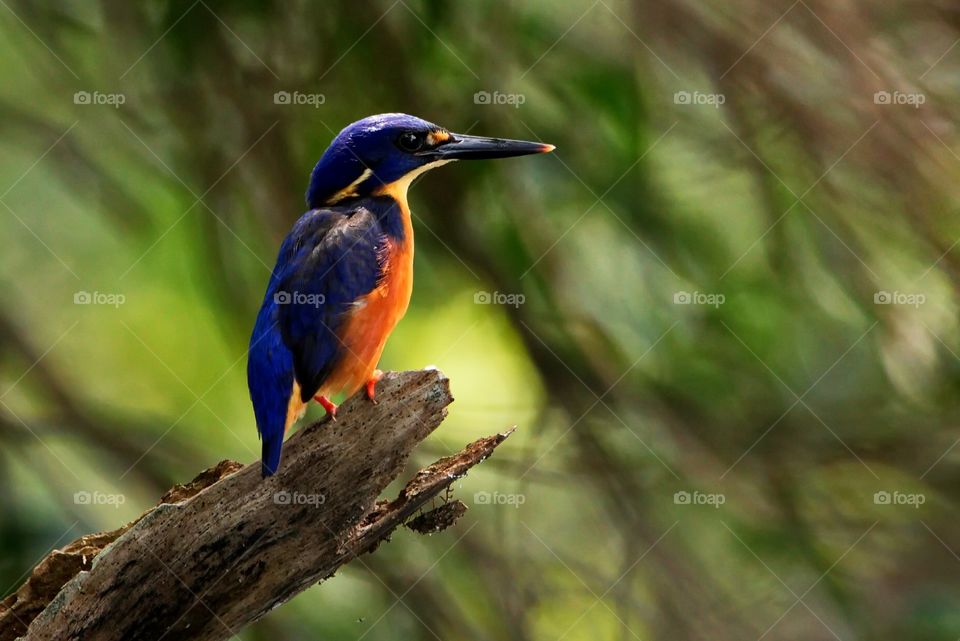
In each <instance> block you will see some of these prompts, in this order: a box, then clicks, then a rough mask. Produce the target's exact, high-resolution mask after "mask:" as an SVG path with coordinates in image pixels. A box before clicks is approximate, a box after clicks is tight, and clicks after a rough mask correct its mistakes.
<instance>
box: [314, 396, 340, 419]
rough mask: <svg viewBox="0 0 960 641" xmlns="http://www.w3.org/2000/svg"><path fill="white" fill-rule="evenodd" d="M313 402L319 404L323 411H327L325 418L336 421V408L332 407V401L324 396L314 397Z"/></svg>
mask: <svg viewBox="0 0 960 641" xmlns="http://www.w3.org/2000/svg"><path fill="white" fill-rule="evenodd" d="M313 400H315V401H316V402H318V403H320V405H321V406H322V407H323V409H325V410H327V416H329V417H330V420H332V421H336V420H337V406H336V405H334V403H333V401H331V400H330V399H329V398H327V397H326V396H314V397H313Z"/></svg>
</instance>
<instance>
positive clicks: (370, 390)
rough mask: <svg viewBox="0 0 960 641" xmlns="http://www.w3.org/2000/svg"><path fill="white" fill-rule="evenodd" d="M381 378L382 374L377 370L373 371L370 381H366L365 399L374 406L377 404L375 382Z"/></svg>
mask: <svg viewBox="0 0 960 641" xmlns="http://www.w3.org/2000/svg"><path fill="white" fill-rule="evenodd" d="M381 378H383V372H381V371H380V370H378V369H375V370H373V374H372V375H371V376H370V380H369V381H367V398H369V399H370V401H371V402H373V404H374V405H376V403H377V398H376V396H377V382H378V381H379V380H380V379H381Z"/></svg>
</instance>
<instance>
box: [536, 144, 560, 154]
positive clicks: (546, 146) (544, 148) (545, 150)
mask: <svg viewBox="0 0 960 641" xmlns="http://www.w3.org/2000/svg"><path fill="white" fill-rule="evenodd" d="M556 148H557V146H556V145H551V144H548V143H544V144H543V146H542V147H541V148H540V153H541V154H549V153H550V152H551V151H553V150H554V149H556Z"/></svg>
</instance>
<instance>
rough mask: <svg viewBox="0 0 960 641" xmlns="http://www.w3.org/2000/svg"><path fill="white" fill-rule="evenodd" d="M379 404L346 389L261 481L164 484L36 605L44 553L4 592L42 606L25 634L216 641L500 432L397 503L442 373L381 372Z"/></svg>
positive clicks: (438, 406)
mask: <svg viewBox="0 0 960 641" xmlns="http://www.w3.org/2000/svg"><path fill="white" fill-rule="evenodd" d="M377 399H378V401H379V402H378V403H377V404H373V403H371V402H370V401H368V400H367V399H366V398H364V397H362V394H359V395H357V396H354V397H353V398H351V399H350V400H348V401H347V402H346V403H344V405H343V406H341V409H340V412H339V413H338V415H337V418H338V420H337V421H335V422H331V421H323V422H320V423H314V424H312V425H310V426H308V427H306V428H304V429H302V430H300V431H299V432H298V433H296V434H294V435H293V436H292V437H291V438H290V439H289V440H288V441H287V443H286V445H285V447H284V459H283V462H282V465H281V468H280V471H279V473H278V474H277V475H276V476H274V477H272V478H269V479H266V480H262V479H261V478H260V463H259V461H258V462H256V463H253V464H251V465H247V466H246V467H242V469H239V470H238V471H234V470H235V469H236V468H237V467H239V464H231V462H224V463H221V464H220V465H219V466H217V467H216V468H211V470H208V471H206V472H204V473H203V474H201V475H200V476H198V477H197V479H195V480H194V482H193V483H191V484H188V485H184V486H177V487H176V488H174V489H173V490H171V491H170V492H168V493H167V494H166V495H165V496H164V501H165V502H163V503H161V504H160V505H158V506H157V507H155V508H153V509H152V510H150V511H148V512H147V513H145V514H144V515H143V516H142V517H140V518H139V519H138V520H136V521H134V522H133V523H132V524H130V525H128V526H125V527H124V528H120V529H119V530H116V531H114V532H112V533H107V534H102V535H94V537H93V540H92V542H90V541H88V543H87V546H86V547H85V548H84V549H85V550H86V556H84V558H82V559H81V562H77V561H76V559H75V556H74V555H75V554H76V552H77V551H78V549H79V548H76V549H72V551H71V552H69V554H68V556H71V558H73V559H74V560H73V561H72V565H70V564H67V565H69V567H67V566H64V567H63V568H61V569H60V570H59V573H58V574H57V575H56V576H55V577H54V576H48V577H46V578H47V579H48V580H47V582H46V589H47V592H50V580H52V581H53V585H54V587H56V582H57V581H65V583H64V584H63V587H62V588H61V589H59V592H58V593H57V594H56V596H55V597H54V598H53V600H52V601H50V602H49V604H46V605H45V607H44V606H42V602H41V603H39V604H38V603H37V602H36V597H37V596H38V595H43V590H41V589H39V588H40V586H43V585H44V579H45V577H44V575H43V574H42V573H41V574H40V575H38V574H37V571H38V570H40V569H41V568H42V567H43V566H44V564H45V563H48V564H49V563H54V564H55V563H56V561H50V559H53V558H54V557H56V556H57V555H58V553H59V554H60V555H61V556H62V555H63V552H62V551H58V552H55V553H52V554H51V555H50V556H48V557H47V559H45V560H44V561H43V562H41V564H40V565H38V567H37V569H36V570H35V571H34V575H33V576H32V577H31V579H30V582H28V584H26V585H25V586H24V588H21V590H20V591H18V592H17V594H16V595H14V596H15V597H18V598H19V597H20V596H22V597H24V598H25V599H29V598H31V597H33V598H34V600H35V601H34V602H33V603H32V604H30V605H32V609H33V612H32V613H29V614H28V612H27V611H28V608H21V610H20V611H21V613H23V615H24V616H33V615H34V614H36V610H37V609H38V606H39V607H43V610H42V612H40V613H39V614H38V615H36V618H35V619H33V622H32V623H30V625H29V629H28V630H27V632H26V635H25V636H24V637H23V638H24V639H26V640H27V641H34V640H37V641H39V640H54V639H56V640H57V641H61V640H64V641H65V640H80V639H83V640H84V641H114V640H117V641H119V640H124V641H126V640H130V639H144V640H150V639H178V640H179V639H198V640H201V641H212V640H216V639H227V638H229V637H231V636H233V635H234V634H236V633H237V632H238V631H239V630H240V629H241V628H243V627H244V626H245V625H247V624H249V623H251V622H252V621H255V620H257V619H259V618H260V617H262V616H263V615H264V614H266V613H267V612H268V611H270V610H271V609H272V608H275V607H277V606H278V605H280V604H282V603H284V602H286V601H287V600H289V599H290V598H292V597H293V596H295V595H296V594H298V593H299V592H301V591H303V590H305V589H306V588H308V587H309V586H311V585H312V584H314V583H316V582H318V581H322V580H323V579H326V578H329V577H331V576H333V574H334V573H335V572H336V571H337V569H338V568H339V567H341V566H342V565H343V564H345V563H348V562H349V561H350V560H352V559H353V558H355V557H356V556H357V555H358V554H361V553H364V552H368V551H372V550H374V549H376V547H377V546H378V545H379V544H380V543H381V542H382V541H384V540H386V539H387V537H388V536H389V535H390V534H391V533H392V532H393V531H394V530H395V529H396V528H397V527H398V526H399V525H401V524H402V523H404V522H406V521H408V520H410V519H411V517H413V516H414V515H416V513H417V512H418V511H420V510H421V508H422V507H423V506H424V504H426V503H428V502H430V501H431V500H432V499H434V498H435V497H437V496H438V495H439V494H440V493H442V492H444V491H445V490H446V489H447V488H449V486H450V485H451V484H452V483H453V481H454V480H455V479H457V478H459V477H461V476H463V475H464V474H465V473H466V472H467V471H468V470H469V469H470V468H471V467H473V466H474V465H476V464H477V463H479V462H481V461H482V460H483V459H485V458H486V457H488V456H489V455H490V454H491V453H492V452H493V450H494V448H496V446H497V445H499V444H500V443H501V442H502V441H503V439H505V438H506V437H507V436H508V435H509V433H505V434H498V435H494V436H491V437H487V438H484V439H480V440H478V441H476V442H474V443H472V444H470V445H468V446H467V447H466V448H465V449H464V450H463V451H461V452H460V453H458V454H456V455H454V456H451V457H447V458H444V459H441V460H439V461H437V462H436V463H434V464H433V465H431V466H429V467H427V468H425V469H424V470H421V471H420V472H418V473H417V475H416V476H415V477H414V478H413V479H412V480H411V481H410V482H409V483H408V484H407V486H406V487H405V488H404V489H403V491H402V492H401V493H400V495H399V496H398V497H397V498H396V499H394V500H392V501H380V502H378V501H377V497H378V496H379V494H380V492H382V491H383V489H384V488H385V487H386V486H387V485H388V484H389V483H390V482H391V481H393V480H394V479H395V478H396V477H397V476H398V475H399V474H400V472H401V471H402V470H403V466H404V464H405V463H406V461H407V459H408V458H409V456H410V453H411V452H412V451H413V449H414V448H415V447H416V445H417V444H418V443H420V442H421V441H422V440H423V439H424V438H426V436H427V435H428V434H430V432H432V431H433V430H434V429H435V428H436V427H437V426H438V425H439V424H440V423H441V421H442V420H443V418H444V417H445V415H446V406H447V405H448V404H449V403H450V402H451V401H452V400H453V398H452V397H451V396H450V391H449V383H448V381H447V379H446V378H445V377H444V376H443V375H442V374H441V373H440V372H438V371H435V370H427V371H418V372H403V373H390V374H387V375H386V376H385V377H384V378H383V380H381V381H380V383H379V384H378V385H377ZM464 509H465V506H463V505H462V504H460V503H459V502H456V503H450V504H444V505H443V506H441V507H440V508H438V512H437V513H436V514H434V515H432V516H431V515H430V514H427V515H425V516H423V517H422V518H420V519H419V524H420V527H419V528H418V527H417V526H416V525H415V526H414V529H420V530H421V531H436V530H438V529H442V528H443V527H446V526H447V525H449V524H451V523H452V522H453V521H454V520H456V518H457V517H458V516H459V515H460V514H462V513H463V510H464ZM98 537H99V538H98ZM85 538H89V537H85ZM76 543H77V542H75V543H74V544H71V546H75V545H76ZM71 546H68V548H70V547H71ZM104 546H105V547H104ZM81 547H82V546H81ZM65 550H67V548H65ZM91 554H92V555H94V556H93V560H92V562H91V561H90V559H89V558H88V557H89V556H90V555H91ZM64 568H66V569H64ZM64 574H66V576H67V577H69V578H65V577H64V576H63V575H64ZM31 582H33V586H32V587H31ZM21 593H22V594H21ZM41 598H42V596H41ZM46 598H48V599H49V594H48V595H47V596H46ZM8 602H10V603H8ZM25 603H26V601H24V602H21V605H24V604H25ZM4 606H7V607H6V610H5V609H4V608H3V607H0V638H3V635H4V631H7V632H9V631H10V630H14V629H17V628H18V627H19V628H20V632H22V626H23V624H24V622H23V620H22V616H19V615H18V614H17V598H14V599H12V601H11V599H8V600H7V601H6V602H4ZM4 619H6V621H5V620H4Z"/></svg>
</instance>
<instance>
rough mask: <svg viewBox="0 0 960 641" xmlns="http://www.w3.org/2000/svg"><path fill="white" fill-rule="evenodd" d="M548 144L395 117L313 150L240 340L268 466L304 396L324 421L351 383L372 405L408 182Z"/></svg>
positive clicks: (409, 263) (404, 294)
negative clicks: (244, 340) (302, 196)
mask: <svg viewBox="0 0 960 641" xmlns="http://www.w3.org/2000/svg"><path fill="white" fill-rule="evenodd" d="M553 149H554V147H553V145H548V144H544V143H539V142H528V141H522V140H508V139H503V138H483V137H479V136H469V135H466V134H455V133H451V132H449V131H447V130H446V129H444V128H443V127H440V126H438V125H435V124H433V123H430V122H427V121H426V120H422V119H420V118H416V117H414V116H409V115H407V114H399V113H390V114H380V115H377V116H369V117H367V118H364V119H362V120H358V121H357V122H355V123H353V124H351V125H349V126H347V127H346V128H345V129H343V131H341V132H340V133H339V134H338V135H337V136H336V137H335V138H334V139H333V142H332V143H330V146H329V147H328V148H327V150H326V151H325V152H324V153H323V155H322V156H321V157H320V160H319V161H318V162H317V164H316V166H315V167H314V168H313V172H312V173H311V175H310V182H309V186H308V188H307V194H306V200H307V208H308V211H307V213H305V214H304V215H303V216H302V217H301V218H300V219H299V220H298V221H297V222H296V223H295V224H294V225H293V228H292V229H291V230H290V233H289V234H287V237H286V238H285V239H284V241H283V243H282V244H281V245H280V251H279V255H278V256H277V264H276V267H274V269H273V273H272V274H271V277H270V281H269V284H268V285H267V291H266V294H265V295H264V298H263V303H262V305H261V307H260V312H259V314H258V315H257V320H256V323H255V325H254V328H253V334H252V336H251V337H250V349H249V353H248V361H247V384H248V386H249V388H250V398H251V400H252V402H253V410H254V414H255V416H256V422H257V431H258V433H259V435H260V440H261V441H262V453H261V473H262V475H263V476H264V477H267V476H271V475H273V474H275V473H276V471H277V469H278V468H279V466H280V453H281V450H282V447H283V438H284V435H285V434H286V432H287V431H288V430H289V429H290V426H291V425H293V424H294V423H295V422H296V421H297V420H299V419H300V418H301V417H302V416H303V414H304V412H305V411H306V408H307V405H308V403H309V402H310V401H311V400H314V401H316V402H318V403H319V404H320V405H321V406H323V408H324V409H325V410H326V413H327V416H329V417H330V419H332V420H336V416H337V406H336V405H335V404H334V402H333V400H332V399H333V398H335V397H336V396H338V395H346V396H350V395H352V394H354V393H355V392H357V391H358V390H359V389H360V388H361V387H365V388H366V395H367V397H368V398H369V399H370V400H371V401H373V402H376V384H377V381H378V380H379V379H380V377H381V376H382V375H383V373H382V372H381V371H380V370H379V369H377V364H378V361H379V360H380V355H381V354H382V353H383V348H384V346H385V345H386V342H387V338H388V337H389V335H390V333H391V332H392V331H393V329H394V327H396V325H397V323H398V322H399V321H400V319H401V318H402V317H403V315H404V313H406V311H407V305H408V304H409V302H410V296H411V294H412V292H413V224H412V221H411V217H410V207H409V205H408V204H407V190H408V188H409V187H410V184H411V182H413V180H414V179H415V178H416V177H418V176H420V175H421V174H423V173H424V172H427V171H429V170H431V169H434V168H436V167H439V166H441V165H445V164H447V163H449V162H452V161H455V160H473V159H483V158H508V157H511V156H524V155H527V154H538V153H544V152H549V151H552V150H553Z"/></svg>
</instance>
